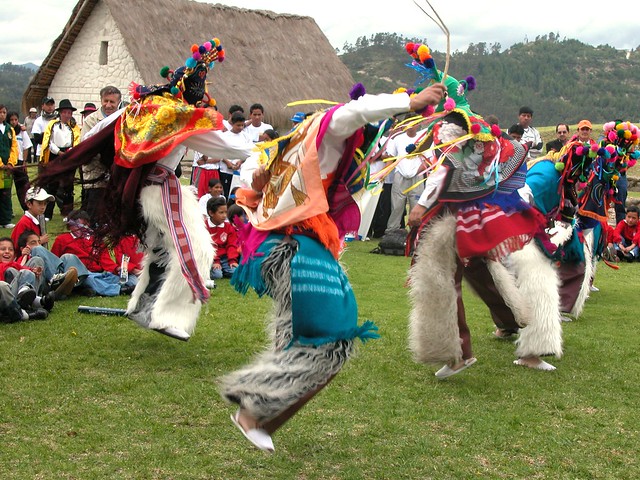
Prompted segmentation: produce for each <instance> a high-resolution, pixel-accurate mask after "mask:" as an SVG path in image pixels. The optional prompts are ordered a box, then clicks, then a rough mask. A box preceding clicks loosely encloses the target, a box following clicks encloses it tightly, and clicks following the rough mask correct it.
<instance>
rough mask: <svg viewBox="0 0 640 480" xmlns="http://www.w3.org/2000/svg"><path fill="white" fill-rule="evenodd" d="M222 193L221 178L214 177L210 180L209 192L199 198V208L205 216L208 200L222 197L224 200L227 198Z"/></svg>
mask: <svg viewBox="0 0 640 480" xmlns="http://www.w3.org/2000/svg"><path fill="white" fill-rule="evenodd" d="M222 193H223V187H222V182H221V181H220V179H218V178H212V179H211V180H209V193H206V194H204V195H203V196H202V197H200V200H198V208H200V211H201V212H202V215H204V216H205V218H206V217H207V202H208V201H209V200H210V199H212V198H222V199H223V200H226V199H225V196H224V195H223V194H222Z"/></svg>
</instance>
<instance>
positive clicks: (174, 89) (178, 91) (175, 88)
mask: <svg viewBox="0 0 640 480" xmlns="http://www.w3.org/2000/svg"><path fill="white" fill-rule="evenodd" d="M178 93H180V89H179V88H178V87H171V95H178Z"/></svg>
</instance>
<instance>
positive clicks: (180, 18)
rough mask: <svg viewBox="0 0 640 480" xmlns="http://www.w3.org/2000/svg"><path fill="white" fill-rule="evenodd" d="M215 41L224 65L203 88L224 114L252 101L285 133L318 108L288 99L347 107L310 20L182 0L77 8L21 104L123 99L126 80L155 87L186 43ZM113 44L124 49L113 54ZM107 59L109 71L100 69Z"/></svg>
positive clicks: (339, 77) (344, 88)
mask: <svg viewBox="0 0 640 480" xmlns="http://www.w3.org/2000/svg"><path fill="white" fill-rule="evenodd" d="M98 15H101V16H102V17H101V18H100V19H99V20H98V19H96V17H97V16H98ZM92 16H93V17H94V18H93V21H92ZM214 36H215V37H218V38H220V40H221V42H222V45H223V47H224V48H225V51H226V58H225V61H224V62H223V63H220V64H216V66H215V68H214V70H213V72H212V73H210V75H209V77H208V80H210V81H211V84H210V85H209V89H210V92H211V94H212V96H213V97H214V98H215V99H216V100H217V102H218V106H219V109H220V111H221V112H223V113H226V110H227V109H228V107H229V106H230V105H232V104H235V103H237V104H239V105H242V106H243V107H244V108H245V111H246V112H247V113H248V111H247V110H248V107H249V105H250V104H252V103H255V102H259V103H261V104H263V105H264V107H265V121H267V122H268V123H272V124H274V125H276V126H286V125H289V123H288V119H289V117H290V116H291V114H292V113H293V112H294V111H296V110H314V109H315V108H317V107H318V106H317V105H313V106H309V107H296V108H293V107H289V108H285V106H286V104H287V103H289V102H291V101H295V100H303V99H312V98H314V99H326V100H333V101H346V100H348V97H349V95H348V94H349V89H350V88H351V86H352V85H353V78H352V77H351V74H350V73H349V71H348V69H347V67H346V66H345V65H344V64H343V63H342V62H341V61H340V60H339V58H338V56H337V54H336V53H335V50H334V49H333V47H332V46H331V44H330V43H329V41H328V40H327V38H326V37H325V36H324V34H323V33H322V31H321V30H320V28H319V27H318V25H317V24H316V22H315V21H314V20H313V19H312V18H310V17H303V16H299V15H289V14H276V13H274V12H270V11H266V10H247V9H244V8H235V7H228V6H225V5H221V4H215V5H212V4H207V3H199V2H194V1H190V0H153V1H151V0H137V1H136V2H133V3H132V2H130V1H129V0H80V1H78V3H77V4H76V6H75V7H74V9H73V12H72V14H71V17H70V18H69V21H68V22H67V25H66V26H65V28H64V30H63V32H62V33H61V34H60V36H59V37H58V38H57V39H56V40H55V41H54V42H53V44H52V46H51V51H50V52H49V55H48V56H47V57H46V59H45V60H44V62H43V64H42V66H41V67H40V69H39V70H38V72H37V73H36V75H35V76H34V77H33V80H32V81H31V83H30V84H29V86H28V88H27V90H26V92H25V94H24V96H23V105H22V106H23V108H24V109H25V110H26V109H28V108H29V107H32V106H36V107H39V106H40V101H41V99H42V97H43V96H45V95H46V94H50V95H51V94H54V92H52V90H55V95H56V96H59V97H60V98H71V99H72V102H75V103H77V104H79V105H80V106H82V102H85V101H96V100H99V99H98V98H97V95H98V92H99V90H100V88H101V87H102V86H104V85H109V84H113V85H116V86H118V87H119V88H121V89H122V90H123V91H126V88H127V86H128V83H129V82H130V81H136V82H138V83H142V84H155V83H163V82H164V80H163V79H162V78H161V77H160V75H159V71H160V69H161V68H162V67H163V66H165V65H168V66H169V67H171V68H177V67H179V66H180V65H183V64H184V61H185V59H186V58H187V56H188V55H189V54H190V46H191V45H192V44H194V43H198V44H200V43H202V42H203V41H205V40H207V39H210V38H211V37H214ZM118 41H119V42H121V43H122V44H123V46H122V47H118V49H114V44H115V43H116V42H118ZM110 43H111V44H110ZM101 55H104V57H101ZM114 56H118V57H130V58H128V59H127V58H113V57H114ZM71 58H75V59H77V58H82V63H81V64H78V61H77V60H76V63H75V64H74V65H73V68H70V67H71V63H72V62H71ZM107 58H108V62H107V63H108V64H107V63H105V62H103V60H105V59H107ZM126 61H130V62H132V67H131V68H129V71H130V72H132V73H131V74H130V76H131V77H138V78H127V79H126V84H125V79H124V78H118V74H120V75H122V71H124V70H125V69H124V68H123V67H122V66H121V63H119V62H126ZM65 62H66V68H65ZM114 62H115V63H114ZM61 75H62V76H65V79H64V81H63V80H62V79H61V78H58V77H60V76H61ZM54 87H55V88H54ZM60 98H56V100H60Z"/></svg>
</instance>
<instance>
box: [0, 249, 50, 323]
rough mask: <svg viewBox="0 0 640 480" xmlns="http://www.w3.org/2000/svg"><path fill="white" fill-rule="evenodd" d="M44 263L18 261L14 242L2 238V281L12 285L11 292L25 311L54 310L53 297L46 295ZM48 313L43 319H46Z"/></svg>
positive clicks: (38, 260) (0, 255) (30, 260)
mask: <svg viewBox="0 0 640 480" xmlns="http://www.w3.org/2000/svg"><path fill="white" fill-rule="evenodd" d="M43 271H44V262H43V261H42V259H41V258H31V259H29V261H27V262H26V263H24V264H23V263H20V262H18V260H17V256H16V250H15V246H14V245H13V240H11V239H10V238H9V237H2V238H0V281H4V282H6V283H8V284H9V285H10V289H11V292H12V293H13V295H14V297H15V298H16V300H17V301H18V304H19V305H20V307H22V308H23V309H25V310H37V309H45V310H47V311H49V310H51V309H52V308H53V304H54V298H53V295H44V287H45V284H46V282H45V281H44V275H43ZM46 316H47V315H46V313H45V314H44V316H43V317H42V318H46Z"/></svg>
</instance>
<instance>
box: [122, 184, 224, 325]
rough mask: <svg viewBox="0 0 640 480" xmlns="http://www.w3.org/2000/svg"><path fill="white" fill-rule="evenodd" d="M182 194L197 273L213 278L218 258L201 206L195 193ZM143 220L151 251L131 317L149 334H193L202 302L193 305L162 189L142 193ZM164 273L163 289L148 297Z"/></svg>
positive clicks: (129, 309) (148, 188)
mask: <svg viewBox="0 0 640 480" xmlns="http://www.w3.org/2000/svg"><path fill="white" fill-rule="evenodd" d="M181 189H182V216H183V220H184V228H185V230H186V231H187V233H188V234H189V237H190V239H191V246H192V249H193V256H194V260H195V262H196V265H197V266H198V273H199V274H200V276H201V277H202V278H203V279H208V278H209V272H210V270H211V265H212V263H213V258H214V253H215V250H214V247H213V244H212V242H211V236H210V235H209V233H208V232H207V229H206V227H205V224H204V221H203V219H202V214H201V213H200V209H199V208H198V202H197V200H196V198H195V196H194V195H193V193H192V192H191V191H189V190H188V189H187V188H186V187H183V186H182V187H181ZM140 204H141V206H142V214H143V216H144V221H145V222H146V224H147V229H146V236H145V243H146V245H147V251H146V255H145V258H144V264H143V269H142V273H141V275H140V279H139V281H138V284H137V285H136V288H135V290H134V291H133V294H132V295H131V300H130V301H129V304H128V305H127V315H128V316H129V318H131V319H132V320H134V321H135V322H136V323H138V324H140V325H141V326H143V327H146V328H150V329H162V328H168V327H174V328H179V329H181V330H184V331H185V332H187V333H188V334H189V335H191V334H192V333H193V330H194V329H195V326H196V322H197V320H198V315H199V313H200V309H201V307H202V302H200V301H199V300H194V299H193V292H192V291H191V288H190V287H189V284H188V283H187V281H186V279H185V278H184V276H183V275H182V271H181V269H180V261H179V259H178V254H177V251H176V247H175V245H174V243H173V239H172V237H171V233H170V231H169V223H168V220H167V218H166V215H165V212H164V209H163V206H162V193H161V186H159V185H149V186H146V187H143V188H142V191H141V192H140ZM157 267H160V268H161V269H162V268H163V269H164V271H162V270H160V271H161V274H160V275H161V279H160V280H161V282H162V283H161V285H160V286H159V288H157V289H153V290H152V292H151V293H146V292H145V290H147V287H148V286H149V283H150V281H153V280H155V279H153V278H152V275H151V274H150V269H157Z"/></svg>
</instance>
